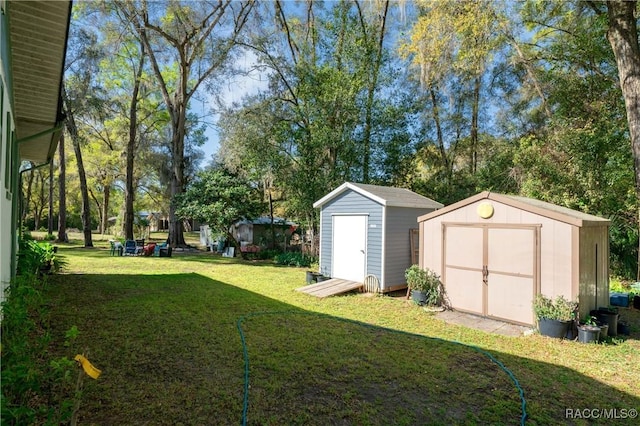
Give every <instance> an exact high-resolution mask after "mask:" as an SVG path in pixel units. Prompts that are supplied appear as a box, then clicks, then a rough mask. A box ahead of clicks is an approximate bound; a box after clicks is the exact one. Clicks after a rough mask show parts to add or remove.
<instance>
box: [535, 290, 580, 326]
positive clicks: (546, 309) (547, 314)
mask: <svg viewBox="0 0 640 426" xmlns="http://www.w3.org/2000/svg"><path fill="white" fill-rule="evenodd" d="M577 309H578V303H577V302H572V301H569V300H567V299H565V298H564V296H558V297H556V300H555V301H553V300H551V299H550V298H548V297H546V296H545V295H543V294H539V295H537V296H536V298H535V299H534V301H533V311H534V312H535V314H536V317H537V318H546V319H550V320H557V321H571V320H572V319H574V318H575V315H576V310H577Z"/></svg>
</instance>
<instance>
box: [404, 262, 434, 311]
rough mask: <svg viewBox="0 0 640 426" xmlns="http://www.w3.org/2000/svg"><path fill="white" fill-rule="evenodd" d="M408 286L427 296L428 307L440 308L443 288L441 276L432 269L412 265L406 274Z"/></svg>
mask: <svg viewBox="0 0 640 426" xmlns="http://www.w3.org/2000/svg"><path fill="white" fill-rule="evenodd" d="M404 276H405V278H406V279H407V286H408V287H409V288H410V289H411V290H416V291H420V292H422V293H424V294H426V296H427V305H428V306H439V305H440V304H441V302H442V296H443V286H442V282H441V281H440V276H439V275H438V274H436V273H435V272H433V271H432V270H430V269H428V268H427V269H422V268H420V267H419V266H418V265H411V266H410V267H409V268H407V269H406V270H405V272H404Z"/></svg>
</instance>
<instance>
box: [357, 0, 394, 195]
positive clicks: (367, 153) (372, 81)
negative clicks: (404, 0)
mask: <svg viewBox="0 0 640 426" xmlns="http://www.w3.org/2000/svg"><path fill="white" fill-rule="evenodd" d="M356 5H357V7H358V13H359V16H360V24H361V26H362V31H363V33H364V34H365V37H366V26H365V22H364V17H363V15H362V11H361V10H360V4H359V3H358V2H357V1H356ZM388 10H389V2H388V1H385V2H384V9H383V11H382V13H381V14H380V32H379V33H378V43H377V46H376V51H375V59H374V60H373V64H372V66H371V68H370V72H369V74H368V77H369V81H368V87H367V103H366V105H365V119H364V132H363V133H364V134H363V136H362V141H363V151H364V152H363V154H362V179H363V180H362V181H363V182H364V183H369V165H370V162H371V160H370V159H371V129H372V127H373V124H372V120H373V101H374V96H375V93H376V88H377V87H378V77H379V74H380V66H381V65H382V52H383V43H384V36H385V27H386V23H387V12H388ZM365 43H367V45H368V43H369V40H366V41H365ZM367 56H369V55H367ZM371 56H373V55H371Z"/></svg>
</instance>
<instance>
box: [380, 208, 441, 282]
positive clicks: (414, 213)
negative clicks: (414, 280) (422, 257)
mask: <svg viewBox="0 0 640 426" xmlns="http://www.w3.org/2000/svg"><path fill="white" fill-rule="evenodd" d="M432 211H433V209H412V208H407V207H387V208H386V220H385V223H386V230H385V255H384V274H383V277H382V278H380V277H378V278H379V279H380V284H381V286H382V290H383V291H386V290H387V289H391V288H394V287H403V286H406V284H407V280H406V279H405V277H404V271H405V270H406V269H407V268H408V267H409V266H411V246H410V240H409V230H410V229H417V228H418V221H417V220H418V216H422V215H424V214H427V213H430V212H432Z"/></svg>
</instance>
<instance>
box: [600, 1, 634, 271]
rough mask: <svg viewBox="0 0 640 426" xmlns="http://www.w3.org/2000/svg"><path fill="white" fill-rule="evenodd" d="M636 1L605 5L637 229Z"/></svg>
mask: <svg viewBox="0 0 640 426" xmlns="http://www.w3.org/2000/svg"><path fill="white" fill-rule="evenodd" d="M636 8H637V1H607V15H608V19H609V30H608V31H607V39H608V40H609V43H610V44H611V48H612V50H613V54H614V56H615V58H616V63H617V65H618V76H619V78H620V88H621V89H622V96H623V97H624V103H625V108H626V110H627V122H628V123H629V137H630V139H631V150H632V152H633V159H634V169H635V176H636V198H637V206H638V215H637V216H638V225H639V229H640V47H639V46H638V28H637V21H636V17H635V15H634V14H635V11H636ZM638 257H639V259H638V271H637V279H638V280H640V246H639V247H638Z"/></svg>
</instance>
